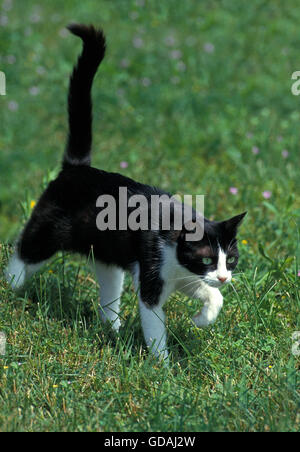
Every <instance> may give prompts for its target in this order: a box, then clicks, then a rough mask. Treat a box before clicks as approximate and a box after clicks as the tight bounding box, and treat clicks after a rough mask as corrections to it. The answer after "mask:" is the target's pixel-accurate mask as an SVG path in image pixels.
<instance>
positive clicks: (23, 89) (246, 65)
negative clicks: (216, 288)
mask: <svg viewBox="0 0 300 452" xmlns="http://www.w3.org/2000/svg"><path fill="white" fill-rule="evenodd" d="M9 5H10V2H8V0H4V1H2V5H1V6H0V8H2V9H1V13H0V16H1V24H2V26H1V43H0V70H2V71H4V72H5V74H6V78H7V95H6V96H1V97H0V104H1V125H0V148H1V152H0V237H1V242H0V259H1V261H0V266H1V272H0V300H1V302H0V331H3V332H5V333H6V335H7V347H6V353H5V355H4V356H2V357H0V430H1V431H54V430H56V431H57V430H60V431H87V430H93V431H94V430H101V431H106V432H108V431H208V430H209V431H211V430H214V431H216V430H218V431H220V430H221V431H228V430H233V431H296V430H299V421H300V417H299V392H297V391H299V357H297V356H294V355H293V353H292V345H293V340H292V335H293V333H294V332H295V331H299V330H300V323H299V320H300V318H299V304H300V303H299V280H300V278H299V276H298V275H299V270H300V263H299V241H300V240H299V218H300V202H299V193H300V187H299V184H300V183H299V181H300V177H299V163H300V162H299V143H300V130H299V119H300V110H299V97H296V96H293V95H292V94H291V91H290V89H291V85H292V81H291V74H292V73H293V72H294V71H296V70H299V69H300V56H299V51H300V33H299V23H300V7H299V4H298V2H297V1H296V0H292V1H291V2H289V3H287V2H282V1H274V2H272V3H271V2H262V1H261V0H259V1H258V0H254V1H252V2H247V1H240V2H238V4H237V2H235V1H233V0H223V1H202V2H178V1H176V2H175V0H170V1H168V2H159V1H156V0H154V1H151V2H146V1H144V2H142V1H136V2H135V1H127V2H124V1H121V0H115V1H114V2H109V1H104V0H101V1H98V2H94V1H91V0H87V1H85V2H81V1H79V0H72V1H71V0H66V1H64V2H59V1H58V0H52V1H51V2H47V3H45V2H44V3H41V4H40V6H39V5H38V3H37V2H33V1H31V0H27V1H26V2H17V1H13V3H12V7H11V9H9ZM3 17H4V18H3ZM6 18H7V19H6ZM71 21H82V22H93V23H95V24H101V25H102V26H103V27H104V29H105V32H106V34H107V38H108V52H107V57H106V59H105V61H104V63H103V65H102V66H101V70H100V72H99V74H98V76H97V78H96V80H95V84H94V91H93V96H94V106H95V115H94V130H95V136H94V154H93V165H94V166H97V167H101V168H104V169H106V170H109V171H121V172H123V173H124V174H126V175H128V176H129V177H133V178H135V179H137V180H140V181H142V182H145V183H151V184H156V185H159V186H161V187H162V188H164V189H168V190H169V191H173V192H174V193H190V194H205V195H206V199H205V213H206V216H208V217H210V218H214V219H225V218H228V217H230V216H233V215H234V214H238V213H240V212H242V211H244V210H248V216H247V218H246V220H245V222H244V224H243V226H242V227H241V230H240V239H241V243H240V252H241V261H240V265H239V270H238V272H239V275H237V276H236V281H235V283H234V285H233V286H230V287H227V288H226V289H225V290H224V297H225V303H224V308H223V310H222V313H221V314H220V316H219V318H218V320H217V322H216V324H215V325H214V326H213V327H210V328H209V329H207V330H198V329H196V328H194V327H193V326H192V324H191V322H190V317H191V316H192V315H193V314H194V313H195V311H196V310H198V309H199V303H198V302H197V301H196V300H188V299H186V298H184V297H183V296H181V295H179V294H175V295H174V296H172V297H171V299H170V300H169V302H168V304H167V306H166V310H167V313H168V331H169V348H170V350H171V351H172V359H171V365H170V368H169V369H166V368H164V367H161V366H160V365H158V364H156V363H153V361H152V360H151V358H150V357H149V355H148V353H147V350H146V348H145V346H144V341H143V337H142V332H141V328H140V324H139V318H138V311H137V303H136V296H135V294H134V292H133V289H132V284H131V280H130V279H129V278H128V279H127V280H126V288H125V291H124V295H123V298H122V317H123V322H122V325H123V326H122V329H121V331H120V334H119V335H113V334H112V333H111V332H110V331H107V330H106V329H105V328H104V327H103V326H102V324H101V322H100V320H99V318H98V314H97V299H98V288H97V285H96V283H95V280H94V276H93V275H92V274H91V273H90V272H89V270H88V266H87V263H86V261H85V260H84V259H83V258H77V257H76V256H75V257H73V256H67V255H65V256H62V255H58V256H56V258H55V259H54V260H53V262H51V263H50V264H49V265H48V267H47V268H46V269H45V271H44V272H43V273H41V274H40V275H36V277H35V278H34V279H33V280H32V281H30V282H29V283H28V285H27V287H26V288H25V289H24V290H22V291H21V292H18V293H13V292H12V290H11V289H10V288H9V287H8V286H7V284H6V282H5V280H4V277H3V272H2V270H3V269H4V267H5V265H6V263H7V259H8V256H9V254H10V252H11V245H12V243H13V241H14V240H15V238H16V237H17V234H18V232H19V231H20V229H21V226H22V224H23V223H24V221H25V220H26V219H27V218H28V216H29V215H30V204H31V201H33V200H37V199H38V197H39V195H40V194H41V191H42V188H43V187H44V186H45V184H46V183H47V181H48V180H49V179H51V178H53V176H54V175H55V173H56V171H57V169H58V167H59V163H60V160H61V157H62V153H63V149H64V142H65V135H66V131H67V122H66V113H65V110H66V93H67V85H68V76H69V73H70V71H71V68H72V65H73V64H74V62H75V59H76V57H77V54H78V52H79V50H80V43H79V41H78V40H76V39H75V38H74V37H71V36H69V35H68V34H67V35H65V33H64V31H63V27H64V26H65V25H66V24H67V23H69V22H71ZM124 66H125V67H124ZM255 147H256V148H259V153H256V154H255V153H253V148H255ZM283 150H286V151H288V155H287V156H286V157H284V156H283V155H282V151H283ZM121 161H126V162H128V168H126V169H122V170H121V169H120V162H121ZM230 187H236V188H237V189H238V192H237V194H236V195H234V194H232V193H230V191H229V189H230ZM265 191H269V192H271V193H270V194H271V196H270V197H269V198H268V199H266V198H264V196H263V192H265ZM242 240H243V241H244V242H242Z"/></svg>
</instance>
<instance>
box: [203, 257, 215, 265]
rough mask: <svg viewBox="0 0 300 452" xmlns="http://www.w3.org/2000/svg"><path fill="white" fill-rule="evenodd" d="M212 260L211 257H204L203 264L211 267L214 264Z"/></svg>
mask: <svg viewBox="0 0 300 452" xmlns="http://www.w3.org/2000/svg"><path fill="white" fill-rule="evenodd" d="M212 261H213V260H212V258H211V257H202V262H203V264H205V265H210V264H212Z"/></svg>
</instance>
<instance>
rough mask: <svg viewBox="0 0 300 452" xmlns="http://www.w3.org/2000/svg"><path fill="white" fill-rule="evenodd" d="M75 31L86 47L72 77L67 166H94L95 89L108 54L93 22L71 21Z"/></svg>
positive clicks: (72, 29) (65, 159)
mask: <svg viewBox="0 0 300 452" xmlns="http://www.w3.org/2000/svg"><path fill="white" fill-rule="evenodd" d="M67 28H68V29H69V30H70V32H71V33H73V34H74V35H76V36H79V37H80V38H81V39H82V41H83V49H82V52H81V54H80V56H79V58H78V61H77V64H76V66H75V67H74V69H73V72H72V75H71V77H70V85H69V95H68V113H69V134H68V140H67V145H66V150H65V154H64V159H63V168H67V167H69V166H73V165H90V163H91V155H90V154H91V145H92V99H91V88H92V83H93V79H94V76H95V74H96V72H97V69H98V66H99V64H100V63H101V61H102V60H103V57H104V54H105V48H106V44H105V36H104V34H103V32H102V30H100V29H96V28H94V27H93V26H92V25H90V26H87V25H81V24H71V25H69V26H68V27H67Z"/></svg>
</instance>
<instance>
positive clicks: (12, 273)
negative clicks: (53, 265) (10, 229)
mask: <svg viewBox="0 0 300 452" xmlns="http://www.w3.org/2000/svg"><path fill="white" fill-rule="evenodd" d="M58 230H59V228H58V223H55V222H51V221H50V220H49V218H48V219H47V221H41V219H40V217H36V216H35V217H32V218H31V219H30V220H29V222H28V224H27V225H26V227H25V229H24V231H23V232H22V234H21V237H20V238H19V240H18V242H17V245H16V247H15V251H14V253H13V255H12V257H11V258H10V260H9V263H8V266H7V268H6V270H5V276H6V280H7V282H8V283H9V284H10V285H11V286H12V288H13V289H18V288H20V287H21V286H23V284H24V283H25V281H26V280H27V279H28V278H30V277H31V276H32V275H33V274H34V273H35V272H36V271H38V270H39V269H40V268H41V267H42V266H43V265H44V264H45V263H46V262H47V261H48V259H50V257H52V256H53V254H54V253H55V252H56V251H58V249H60V247H59V238H58V237H57V231H58Z"/></svg>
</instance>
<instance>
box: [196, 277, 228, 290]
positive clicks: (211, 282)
mask: <svg viewBox="0 0 300 452" xmlns="http://www.w3.org/2000/svg"><path fill="white" fill-rule="evenodd" d="M203 280H204V282H205V283H206V284H207V285H208V286H210V287H216V288H219V287H223V286H225V285H226V284H228V283H230V281H231V278H227V279H226V280H224V281H221V280H219V279H211V278H204V279H203Z"/></svg>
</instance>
